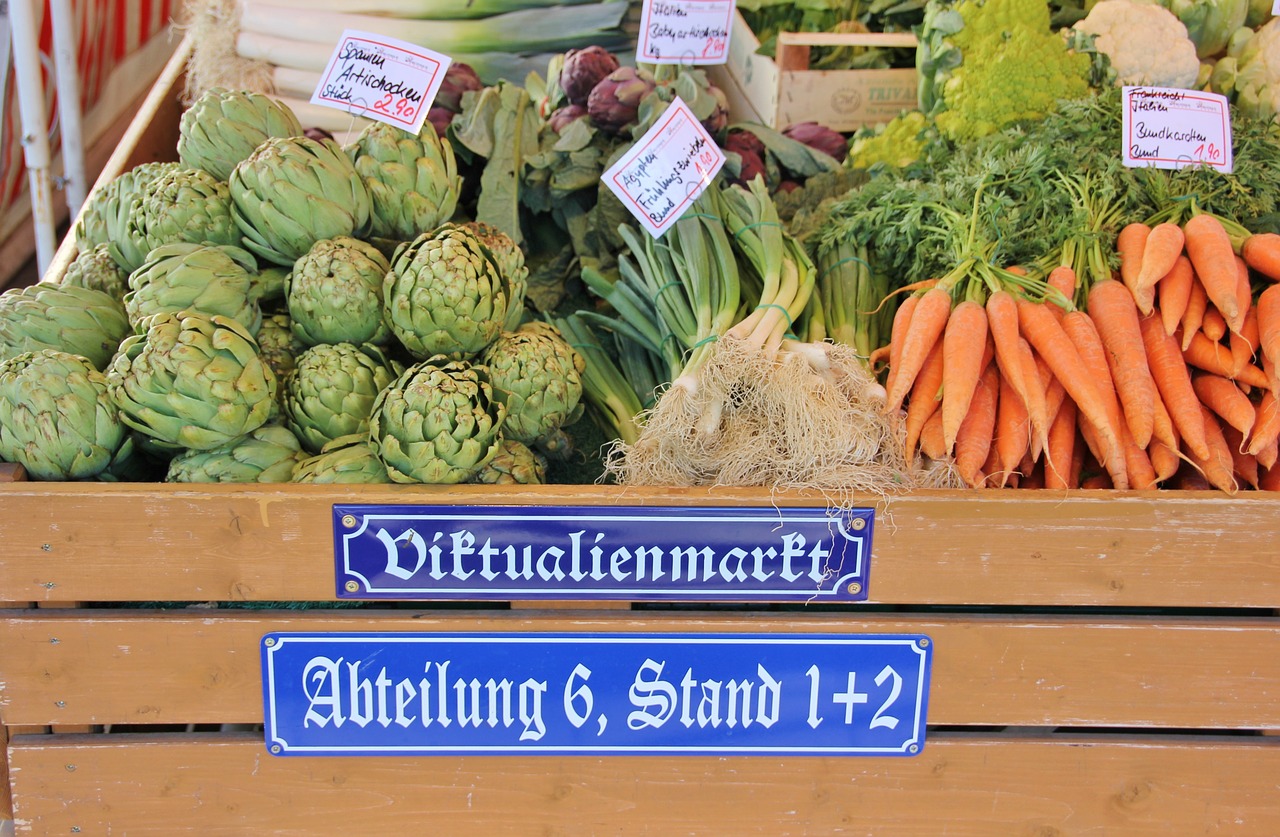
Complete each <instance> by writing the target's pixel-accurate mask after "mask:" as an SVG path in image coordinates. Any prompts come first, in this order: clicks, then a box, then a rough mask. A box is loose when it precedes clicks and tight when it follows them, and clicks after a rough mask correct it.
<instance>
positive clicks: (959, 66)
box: [916, 0, 1092, 140]
mask: <svg viewBox="0 0 1280 837" xmlns="http://www.w3.org/2000/svg"><path fill="white" fill-rule="evenodd" d="M919 40H920V45H919V47H918V48H917V50H916V69H917V71H918V74H919V85H920V91H919V93H920V95H919V99H920V107H921V109H922V110H923V111H924V112H925V113H926V114H928V115H929V116H932V117H933V118H934V120H935V123H936V124H937V126H938V130H939V131H940V132H941V133H942V134H943V135H944V136H946V137H947V138H948V139H952V140H969V139H975V138H977V137H981V136H985V135H986V134H990V133H992V132H994V131H997V130H999V129H1000V128H1002V127H1004V126H1005V125H1008V124H1010V123H1012V122H1017V121H1020V120H1023V119H1042V118H1044V116H1046V115H1047V114H1049V113H1051V112H1053V111H1054V110H1055V109H1056V107H1057V102H1058V101H1059V100H1061V99H1076V98H1080V97H1082V96H1085V95H1086V94H1087V93H1088V92H1089V90H1090V86H1089V76H1090V70H1091V66H1092V59H1091V58H1090V57H1089V56H1088V55H1085V54H1083V53H1077V52H1074V51H1072V50H1071V49H1069V48H1068V45H1067V43H1066V42H1065V41H1064V40H1063V39H1062V38H1061V37H1060V36H1058V35H1057V34H1055V33H1054V32H1053V30H1052V28H1051V26H1050V22H1049V6H1048V4H1047V3H1044V2H1040V0H929V3H928V5H927V6H926V8H925V18H924V24H923V26H922V27H921V30H920V39H919Z"/></svg>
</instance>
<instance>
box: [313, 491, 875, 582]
mask: <svg viewBox="0 0 1280 837" xmlns="http://www.w3.org/2000/svg"><path fill="white" fill-rule="evenodd" d="M874 519H875V514H874V510H873V509H853V510H828V509H825V508H823V509H812V508H807V509H806V508H775V507H767V508H741V507H732V508H727V507H708V508H702V507H683V508H670V507H654V506H559V507H555V506H537V507H532V506H530V507H524V506H447V505H440V506H371V505H335V506H334V507H333V525H334V544H335V556H336V565H337V566H336V576H337V596H338V598H340V599H341V598H354V599H405V600H413V599H419V600H424V599H437V600H439V599H457V600H484V599H498V600H511V599H527V600H537V599H593V600H599V599H624V600H628V601H698V602H709V601H735V602H809V601H835V602H855V601H863V600H865V599H866V598H867V573H868V564H869V560H870V555H871V530H872V528H873V522H874Z"/></svg>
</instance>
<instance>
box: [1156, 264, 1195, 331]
mask: <svg viewBox="0 0 1280 837" xmlns="http://www.w3.org/2000/svg"><path fill="white" fill-rule="evenodd" d="M1195 278H1196V274H1195V271H1193V270H1192V269H1191V260H1190V259H1188V258H1187V257H1186V256H1178V259H1177V261H1175V262H1174V263H1173V268H1172V269H1171V270H1170V271H1169V272H1168V273H1166V274H1165V275H1164V278H1163V279H1161V280H1160V281H1159V282H1158V283H1157V284H1156V294H1157V296H1158V297H1159V298H1160V319H1161V320H1163V321H1164V330H1165V333H1166V334H1173V332H1174V331H1176V330H1177V328H1178V323H1180V322H1181V321H1182V315H1183V314H1184V313H1186V310H1187V300H1188V299H1190V298H1191V285H1192V284H1193V283H1194V282H1195Z"/></svg>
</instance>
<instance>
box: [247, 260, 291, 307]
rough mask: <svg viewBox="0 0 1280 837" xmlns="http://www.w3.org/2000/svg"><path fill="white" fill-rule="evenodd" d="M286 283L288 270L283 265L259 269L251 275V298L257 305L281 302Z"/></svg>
mask: <svg viewBox="0 0 1280 837" xmlns="http://www.w3.org/2000/svg"><path fill="white" fill-rule="evenodd" d="M288 281H289V268H287V267H285V266H284V265H278V264H269V265H265V266H263V267H260V268H258V272H257V273H255V274H253V298H254V299H256V300H258V302H259V304H264V303H270V302H277V301H280V300H283V299H284V294H285V288H286V287H287V286H288V285H287V282H288Z"/></svg>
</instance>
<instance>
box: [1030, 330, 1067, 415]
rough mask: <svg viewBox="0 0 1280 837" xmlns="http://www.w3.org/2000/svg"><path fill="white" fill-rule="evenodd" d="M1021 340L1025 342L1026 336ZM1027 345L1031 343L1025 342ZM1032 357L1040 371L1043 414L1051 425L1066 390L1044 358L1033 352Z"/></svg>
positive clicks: (1065, 394)
mask: <svg viewBox="0 0 1280 837" xmlns="http://www.w3.org/2000/svg"><path fill="white" fill-rule="evenodd" d="M1023 342H1026V338H1023ZM1027 345H1028V346H1030V345H1031V344H1030V343H1027ZM1033 359H1034V360H1035V362H1036V369H1038V370H1039V371H1040V385H1041V387H1043V389H1044V414H1045V417H1046V418H1048V420H1049V424H1050V425H1052V424H1053V417H1054V416H1056V415H1057V414H1058V409H1059V408H1060V407H1061V406H1062V402H1063V401H1066V400H1067V391H1066V389H1064V388H1063V386H1062V381H1059V380H1058V378H1057V376H1055V375H1054V374H1053V370H1051V369H1050V368H1049V364H1047V363H1045V362H1044V358H1042V357H1040V355H1037V354H1034V353H1033Z"/></svg>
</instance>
